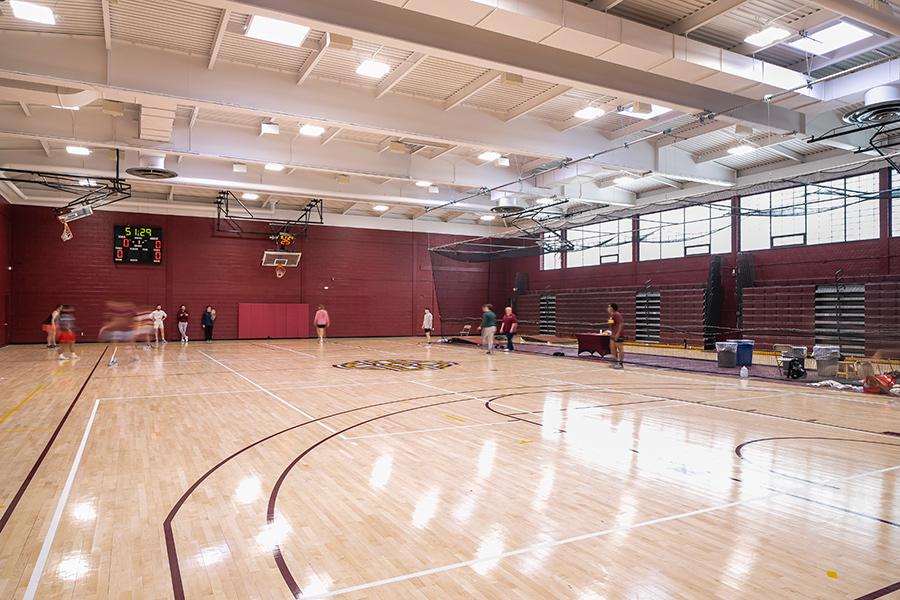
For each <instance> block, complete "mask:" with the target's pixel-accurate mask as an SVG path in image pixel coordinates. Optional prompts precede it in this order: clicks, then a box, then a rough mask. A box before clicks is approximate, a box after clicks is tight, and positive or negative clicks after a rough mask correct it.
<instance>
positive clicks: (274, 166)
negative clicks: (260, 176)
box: [265, 163, 284, 173]
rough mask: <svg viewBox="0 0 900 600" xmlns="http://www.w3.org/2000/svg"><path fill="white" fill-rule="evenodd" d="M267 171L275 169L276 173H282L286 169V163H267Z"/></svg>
mask: <svg viewBox="0 0 900 600" xmlns="http://www.w3.org/2000/svg"><path fill="white" fill-rule="evenodd" d="M265 169H266V171H275V172H276V173H280V172H281V171H284V165H280V164H278V163H266V166H265Z"/></svg>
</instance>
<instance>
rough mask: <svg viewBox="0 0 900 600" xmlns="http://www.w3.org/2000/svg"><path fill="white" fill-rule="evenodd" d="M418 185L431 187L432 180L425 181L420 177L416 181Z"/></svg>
mask: <svg viewBox="0 0 900 600" xmlns="http://www.w3.org/2000/svg"><path fill="white" fill-rule="evenodd" d="M416 186H417V187H421V188H427V187H431V186H432V183H431V182H430V181H425V180H424V179H420V180H419V181H417V182H416Z"/></svg>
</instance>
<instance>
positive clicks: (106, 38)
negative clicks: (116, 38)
mask: <svg viewBox="0 0 900 600" xmlns="http://www.w3.org/2000/svg"><path fill="white" fill-rule="evenodd" d="M100 9H101V11H102V12H103V42H104V44H105V45H106V51H107V52H109V51H110V50H112V25H111V21H110V17H109V0H100Z"/></svg>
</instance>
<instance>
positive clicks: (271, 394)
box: [200, 352, 337, 433]
mask: <svg viewBox="0 0 900 600" xmlns="http://www.w3.org/2000/svg"><path fill="white" fill-rule="evenodd" d="M200 354H202V355H203V356H205V357H206V358H208V359H209V360H211V361H213V362H214V363H216V364H217V365H219V366H220V367H224V368H226V369H228V370H229V371H231V372H232V373H234V374H235V375H237V376H238V377H240V378H241V379H243V380H244V381H246V382H247V383H249V384H250V385H252V386H254V387H256V388H258V389H259V390H260V391H261V392H263V393H265V394H266V395H268V396H270V397H272V398H274V399H275V400H278V401H279V402H281V403H282V404H284V405H285V406H287V407H288V408H290V409H291V410H293V411H295V412H298V413H300V414H301V415H303V416H304V417H306V418H307V419H315V417H313V416H312V415H311V414H309V413H307V412H305V411H304V410H302V409H300V408H297V407H296V406H294V405H293V404H291V403H290V402H288V401H287V400H284V399H283V398H281V396H279V395H278V394H275V393H274V392H270V391H269V390H267V389H266V388H264V387H263V386H261V385H259V384H258V383H256V382H255V381H253V380H252V379H250V378H249V377H245V376H244V375H241V374H240V373H238V372H237V371H235V370H234V369H232V368H231V367H229V366H228V365H226V364H224V363H221V362H219V361H218V360H216V359H215V358H213V357H212V356H210V355H209V354H207V353H205V352H201V353H200ZM316 423H317V424H319V425H321V426H322V427H323V428H324V429H326V430H328V431H329V432H330V433H337V429H333V428H331V427H329V426H328V425H326V424H325V423H322V422H321V421H316Z"/></svg>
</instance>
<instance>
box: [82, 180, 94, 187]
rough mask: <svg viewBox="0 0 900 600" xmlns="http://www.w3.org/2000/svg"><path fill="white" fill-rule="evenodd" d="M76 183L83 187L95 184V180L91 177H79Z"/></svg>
mask: <svg viewBox="0 0 900 600" xmlns="http://www.w3.org/2000/svg"><path fill="white" fill-rule="evenodd" d="M78 185H81V186H84V187H94V186H96V185H97V182H96V181H94V180H93V179H79V180H78Z"/></svg>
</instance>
